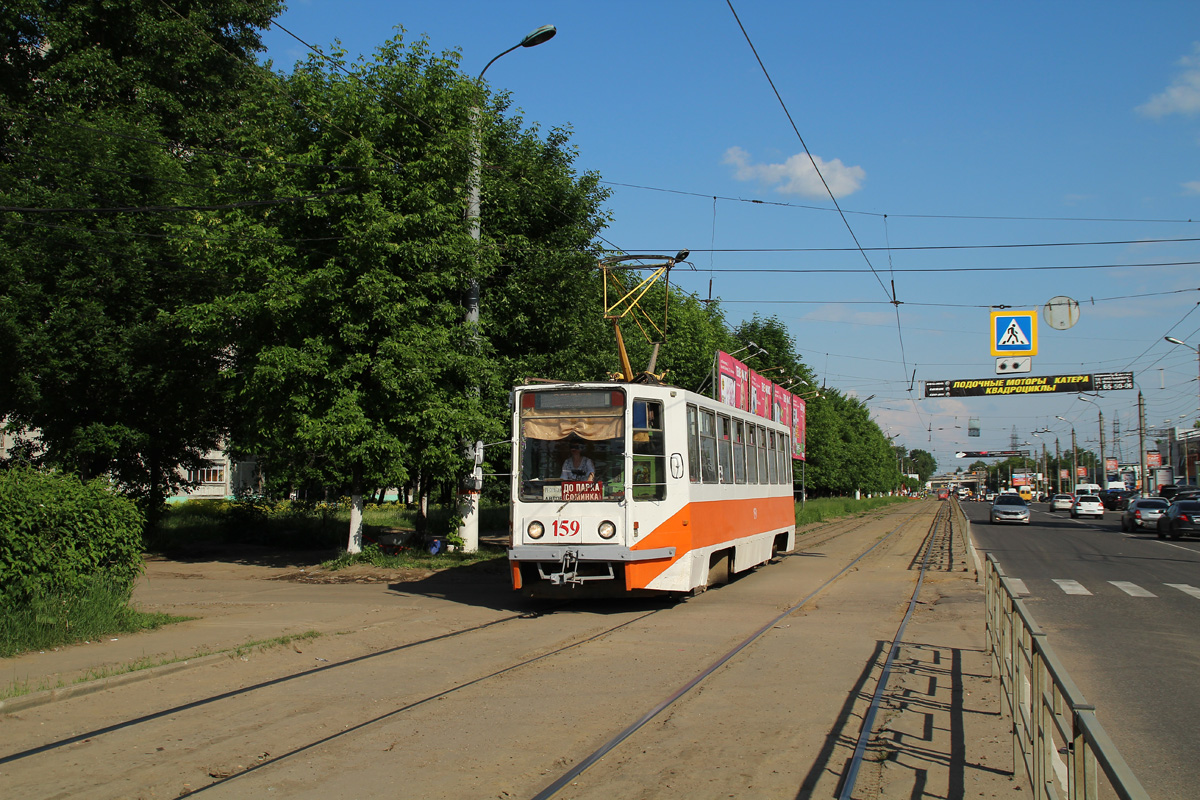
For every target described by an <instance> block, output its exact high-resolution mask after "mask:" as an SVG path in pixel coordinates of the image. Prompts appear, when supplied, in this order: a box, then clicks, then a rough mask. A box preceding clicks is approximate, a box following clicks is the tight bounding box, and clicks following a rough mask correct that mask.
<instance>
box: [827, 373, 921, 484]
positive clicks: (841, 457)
mask: <svg viewBox="0 0 1200 800" xmlns="http://www.w3.org/2000/svg"><path fill="white" fill-rule="evenodd" d="M808 426H809V436H808V453H807V456H808V468H807V480H808V484H809V486H811V487H812V491H813V492H815V493H817V494H822V493H827V494H852V493H854V492H855V491H861V492H886V491H891V490H893V489H895V488H897V487H898V486H899V484H900V471H899V468H898V466H897V464H896V454H895V451H894V450H893V449H892V446H891V444H890V443H889V441H888V439H887V438H886V437H885V436H884V435H883V432H882V431H881V430H879V426H878V425H876V424H875V423H874V422H872V421H871V418H870V412H869V411H868V409H867V407H866V405H865V404H863V403H862V402H861V401H859V400H858V399H856V398H852V397H847V396H846V395H843V394H842V393H841V392H838V391H836V390H833V389H828V390H825V391H824V392H823V393H822V396H821V397H819V398H816V399H815V400H814V401H813V402H810V403H809V406H808ZM916 452H919V451H914V453H916Z"/></svg>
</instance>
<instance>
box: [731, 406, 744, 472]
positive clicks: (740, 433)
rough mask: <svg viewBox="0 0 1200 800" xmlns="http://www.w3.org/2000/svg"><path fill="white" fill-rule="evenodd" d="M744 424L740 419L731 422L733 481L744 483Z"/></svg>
mask: <svg viewBox="0 0 1200 800" xmlns="http://www.w3.org/2000/svg"><path fill="white" fill-rule="evenodd" d="M745 435H746V423H744V422H742V421H741V420H740V419H735V420H734V421H733V481H734V483H745V482H746V443H745V440H744V437H745Z"/></svg>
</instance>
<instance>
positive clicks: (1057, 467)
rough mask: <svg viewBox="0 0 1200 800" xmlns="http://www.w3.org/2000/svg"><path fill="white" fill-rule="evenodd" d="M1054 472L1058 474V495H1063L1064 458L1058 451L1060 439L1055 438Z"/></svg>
mask: <svg viewBox="0 0 1200 800" xmlns="http://www.w3.org/2000/svg"><path fill="white" fill-rule="evenodd" d="M1054 471H1055V472H1057V473H1058V494H1062V456H1061V455H1059V451H1058V437H1057V436H1055V437H1054Z"/></svg>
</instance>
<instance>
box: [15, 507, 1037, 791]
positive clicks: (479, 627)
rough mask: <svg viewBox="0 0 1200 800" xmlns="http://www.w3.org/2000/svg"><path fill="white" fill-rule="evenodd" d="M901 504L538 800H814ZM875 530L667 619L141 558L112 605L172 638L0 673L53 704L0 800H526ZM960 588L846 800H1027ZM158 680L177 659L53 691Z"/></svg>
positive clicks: (917, 533)
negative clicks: (174, 616) (138, 574)
mask: <svg viewBox="0 0 1200 800" xmlns="http://www.w3.org/2000/svg"><path fill="white" fill-rule="evenodd" d="M928 506H929V507H928V508H925V509H924V510H922V511H921V512H920V514H918V515H917V516H916V517H914V519H913V521H912V523H911V524H909V525H908V526H907V528H906V529H905V530H904V531H903V532H902V533H901V534H899V535H897V536H896V537H894V541H893V540H889V542H888V543H886V546H881V548H880V549H879V551H878V552H876V553H874V554H873V556H872V557H871V558H870V559H864V561H863V562H862V563H861V564H860V565H858V566H857V567H856V568H855V569H854V570H853V571H851V572H850V573H848V574H847V575H845V576H844V577H843V578H842V579H840V580H838V581H837V582H835V583H834V584H832V585H831V586H830V587H829V588H828V589H826V590H824V591H823V592H822V593H821V594H820V595H819V596H818V597H816V598H815V599H814V600H813V601H812V602H811V603H809V604H807V605H805V607H804V608H802V609H801V610H799V611H797V612H795V613H794V614H792V615H790V616H788V617H787V618H785V619H783V620H781V621H780V622H778V623H777V624H776V625H774V626H773V628H772V629H771V630H770V631H769V632H768V633H767V634H766V635H765V636H763V637H762V638H760V639H759V640H757V641H756V642H755V643H754V644H753V645H751V646H749V647H748V648H746V649H745V650H743V651H741V652H740V653H739V654H738V656H737V657H736V658H735V659H733V660H731V661H730V662H729V663H728V664H727V665H726V666H724V667H722V668H721V669H719V670H717V671H716V672H714V673H713V674H712V675H711V676H710V677H709V678H708V679H706V680H705V681H704V682H703V683H701V684H700V685H699V686H698V687H697V689H696V690H694V691H692V692H690V693H688V694H687V695H685V696H684V697H683V698H682V699H681V700H680V701H679V702H677V703H675V704H674V705H672V706H671V707H670V708H668V709H667V710H666V711H664V712H663V713H662V714H660V715H658V716H656V717H655V718H653V719H652V720H651V721H650V722H649V723H647V724H646V725H645V727H643V728H642V729H641V730H639V731H638V732H637V733H636V734H634V735H633V736H631V737H630V738H629V739H628V740H627V741H626V742H624V743H623V744H622V745H620V746H619V747H617V748H615V749H614V750H613V751H612V752H611V753H609V754H608V755H606V756H605V757H604V758H603V759H601V760H599V761H598V762H597V763H596V764H595V765H594V766H593V767H592V768H591V769H589V770H588V771H586V772H585V773H583V774H582V775H580V776H579V777H578V779H577V780H575V781H573V782H572V783H571V784H570V785H569V786H567V787H565V788H564V789H563V791H562V792H560V793H559V795H558V796H560V797H574V798H585V797H595V798H600V797H604V798H613V797H621V798H624V797H629V798H650V797H654V798H683V797H687V798H707V797H714V798H715V797H835V796H838V793H839V792H840V790H841V785H842V782H843V780H844V778H845V773H846V765H847V763H848V761H849V758H850V756H851V754H852V753H853V750H854V746H855V743H856V741H857V738H858V735H859V728H860V727H861V723H862V719H863V716H864V715H865V713H866V709H867V706H868V703H869V700H870V695H871V693H872V692H873V691H874V687H875V683H876V681H877V680H878V677H879V665H880V664H881V663H882V661H883V657H884V655H886V652H887V649H888V647H889V646H890V639H891V637H892V636H893V635H894V633H895V630H896V627H897V624H898V623H899V621H900V619H901V618H902V617H903V613H904V609H905V607H906V605H907V599H908V595H909V594H911V588H912V586H913V584H914V582H915V574H914V571H913V570H912V568H911V567H912V564H913V561H914V558H915V555H916V553H917V549H918V547H919V544H920V540H921V536H922V534H923V532H924V531H925V530H926V529H927V527H928V519H931V518H932V510H933V508H934V504H928ZM905 513H907V514H909V515H910V516H911V515H912V514H913V509H912V507H909V508H908V510H907V512H905ZM901 522H903V517H902V513H901V512H893V513H891V514H887V515H881V516H879V517H878V518H875V519H873V520H870V521H868V522H867V523H866V524H864V525H861V526H859V528H858V529H857V530H856V531H855V532H853V533H847V534H845V535H842V536H833V537H831V538H826V537H825V536H824V535H818V533H817V532H810V533H809V534H808V536H807V538H804V539H802V540H801V543H802V545H801V547H800V548H798V550H797V552H796V553H795V554H793V555H791V556H789V557H787V558H785V559H783V560H782V561H781V562H780V563H778V564H772V565H769V566H767V567H764V568H762V569H761V570H758V571H756V572H755V573H754V574H751V575H748V576H746V577H744V578H742V579H740V580H737V581H735V582H734V583H732V584H730V585H729V586H726V587H722V588H720V589H717V590H715V591H710V592H707V593H705V594H703V595H700V596H699V597H696V598H693V599H691V600H688V601H686V602H682V603H673V604H672V603H661V602H646V601H635V602H612V601H610V602H606V603H599V602H595V603H583V604H574V605H573V606H571V607H569V608H565V609H552V608H551V609H548V608H547V607H546V606H545V605H538V604H535V603H533V601H527V600H523V599H521V598H519V597H517V596H515V595H514V594H513V593H512V592H511V591H510V590H509V589H508V587H507V584H506V575H505V572H504V566H503V564H502V563H498V564H481V565H476V566H474V567H471V568H468V569H464V570H452V571H449V572H443V573H437V574H434V573H427V572H422V571H390V570H380V569H377V568H373V567H355V568H352V569H349V570H343V571H339V572H336V573H329V572H327V571H324V570H321V569H320V568H319V567H317V566H316V564H315V563H314V562H315V560H314V559H313V558H311V557H310V556H306V555H304V554H290V555H285V556H280V555H277V554H272V553H267V552H265V551H264V552H256V551H242V552H239V553H236V554H231V553H224V554H219V555H220V558H212V557H211V555H213V554H209V557H205V558H203V559H201V560H195V561H161V560H156V561H151V562H149V563H148V564H147V571H146V575H145V576H144V578H143V580H142V581H141V583H140V584H139V586H138V589H137V592H136V594H135V601H136V602H137V603H138V604H139V605H140V606H141V607H142V608H144V609H145V610H160V611H168V612H171V613H182V614H188V615H191V616H194V617H196V619H194V620H192V621H189V622H185V623H181V624H179V625H173V626H169V627H168V628H164V629H162V630H160V631H155V632H149V633H144V634H139V635H135V636H130V637H124V638H122V637H117V638H116V639H115V640H110V641H104V642H93V643H89V644H86V645H80V646H77V647H70V648H65V649H62V650H60V651H57V652H49V653H32V654H27V655H25V656H22V657H19V658H16V659H9V660H7V661H5V662H3V663H2V664H0V668H2V669H3V672H2V673H0V680H6V681H8V682H13V681H17V682H20V681H24V682H26V683H27V684H28V685H30V686H39V685H42V686H48V687H53V686H57V685H58V684H59V683H63V684H66V685H65V686H64V687H63V688H58V689H56V690H53V691H45V692H40V693H35V694H32V695H28V696H26V697H24V698H16V699H14V700H10V701H7V702H5V703H4V704H3V705H0V715H2V716H0V780H2V781H3V783H4V784H6V785H7V786H8V787H10V788H9V789H8V790H6V792H5V794H9V792H10V791H11V792H12V796H23V797H67V796H70V797H73V798H74V797H105V798H107V797H138V798H143V797H144V798H152V797H153V798H157V797H178V796H183V795H187V794H191V793H207V794H209V795H211V796H214V797H244V796H248V795H264V794H269V793H271V792H274V793H276V794H278V795H280V796H288V797H321V798H323V799H324V798H327V797H328V796H330V795H336V796H347V797H383V796H388V797H421V798H425V797H446V798H463V797H484V798H491V797H495V798H511V797H532V796H534V795H536V794H537V793H538V792H539V791H541V790H542V789H544V788H545V787H546V786H547V785H548V784H550V782H551V781H553V780H554V779H555V778H556V777H558V775H560V774H562V773H563V772H564V771H565V770H567V769H569V768H570V767H571V766H573V765H575V764H577V763H579V762H580V761H581V760H582V759H584V758H585V757H587V755H588V754H589V753H592V752H593V751H595V750H596V749H597V748H598V747H601V746H602V745H604V744H605V742H607V741H609V740H610V739H611V738H612V737H613V736H614V735H615V734H616V733H617V732H618V731H621V730H622V729H624V728H626V727H627V726H628V725H629V724H630V723H631V722H632V721H634V720H635V719H637V717H638V716H640V715H641V714H643V713H645V711H646V710H647V709H650V708H653V707H654V706H655V704H656V703H659V702H660V701H662V700H663V698H665V697H667V696H669V695H671V694H672V692H674V691H676V690H678V689H679V688H680V687H681V686H683V685H684V684H685V683H686V682H687V681H688V680H689V679H690V678H691V677H692V676H693V675H695V673H696V672H697V671H698V670H699V669H701V668H703V667H704V666H707V665H709V664H712V663H714V661H715V660H716V659H717V658H719V657H720V656H721V655H722V654H724V653H726V652H728V651H729V650H730V648H732V647H734V646H735V645H736V644H737V643H738V642H739V641H741V640H742V639H743V638H745V636H746V635H748V634H749V633H750V632H752V631H753V630H755V629H757V628H758V627H759V626H761V625H763V624H764V623H765V622H766V621H768V620H770V619H772V618H773V617H775V616H776V615H778V614H779V613H781V612H782V611H783V610H785V609H787V608H788V607H790V606H791V605H792V604H794V603H796V602H798V600H799V599H800V598H803V597H805V596H807V595H809V594H810V593H812V592H814V591H816V590H817V589H818V588H819V587H820V586H821V584H822V583H823V582H824V581H826V580H828V579H829V578H830V577H832V576H833V575H834V574H835V573H836V572H837V571H838V570H839V569H841V568H842V567H843V566H844V565H845V564H846V563H848V562H849V560H850V559H851V558H852V557H853V556H854V555H855V554H857V553H858V552H861V551H862V550H864V549H865V548H866V547H867V546H870V544H872V543H874V542H875V541H877V540H878V539H879V538H880V537H881V536H882V535H883V533H884V532H886V531H888V530H892V529H894V528H896V527H897V525H898V524H900V523H901ZM806 541H807V542H812V543H813V544H812V545H811V546H805V545H804V542H806ZM973 578H974V576H973V573H972V572H970V571H967V572H962V571H961V570H960V571H943V572H939V573H935V574H933V575H931V576H930V577H929V578H927V579H926V582H925V587H924V589H923V591H922V594H921V597H920V603H919V605H918V608H917V611H916V613H915V614H914V616H913V619H912V621H911V622H910V624H909V627H908V629H907V631H906V633H905V636H904V641H903V646H902V648H901V649H900V652H899V656H898V658H897V660H896V665H895V669H894V672H893V674H892V677H891V681H890V683H889V687H890V690H889V692H888V694H887V697H886V699H885V701H884V703H883V706H882V709H881V711H880V713H879V716H878V718H877V720H876V725H875V732H874V734H873V736H872V737H871V746H870V749H869V750H868V757H867V760H866V761H865V762H864V765H863V767H862V769H861V770H860V772H859V774H858V777H857V782H856V788H855V791H854V793H853V796H854V797H855V798H860V800H871V799H872V798H880V799H881V800H901V798H904V800H910V799H911V798H919V797H930V798H945V797H973V798H974V797H982V798H994V797H1006V798H1020V797H1026V796H1029V794H1030V793H1029V791H1028V782H1027V781H1026V780H1024V778H1023V776H1018V777H1017V778H1015V779H1014V778H1013V776H1012V775H1011V770H1012V766H1013V765H1012V749H1011V743H1010V739H1009V736H1008V730H1009V729H1008V722H1007V720H1005V719H1004V718H1002V717H1001V715H1000V713H999V708H1000V704H999V697H998V695H997V691H998V686H997V683H996V682H995V681H993V680H992V679H991V677H990V669H989V666H988V661H987V658H986V657H985V654H984V652H983V623H984V617H983V613H984V610H983V596H982V589H981V588H980V587H979V586H978V585H977V584H976V583H975V582H974V580H973ZM304 634H312V635H311V636H309V637H306V638H295V639H292V640H290V641H288V642H287V643H286V644H283V645H276V646H271V647H264V648H261V649H260V648H242V649H240V650H237V651H233V648H237V647H239V646H242V645H245V644H246V643H247V642H263V641H268V640H271V639H275V638H277V637H288V636H292V637H300V636H302V635H304ZM166 658H182V659H184V660H183V661H179V662H175V663H172V664H170V665H166V666H161V667H155V668H152V669H148V670H143V671H140V672H135V673H130V674H128V675H117V676H115V677H110V678H104V679H100V680H90V681H86V682H84V683H82V684H78V685H76V684H73V681H74V680H75V678H77V677H78V676H81V675H86V674H89V672H90V674H92V675H95V674H103V673H105V672H107V673H116V672H118V671H120V670H121V669H122V668H123V667H124V666H125V665H129V664H134V663H139V662H140V663H148V662H153V661H154V660H155V659H157V660H164V659H166ZM130 720H136V722H133V723H131V722H130Z"/></svg>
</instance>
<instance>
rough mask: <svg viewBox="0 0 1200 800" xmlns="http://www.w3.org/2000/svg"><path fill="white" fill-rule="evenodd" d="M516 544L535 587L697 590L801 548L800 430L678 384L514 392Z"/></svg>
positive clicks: (612, 592) (518, 568)
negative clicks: (797, 497) (796, 461)
mask: <svg viewBox="0 0 1200 800" xmlns="http://www.w3.org/2000/svg"><path fill="white" fill-rule="evenodd" d="M512 426H513V427H512V437H513V438H512V442H513V454H514V460H513V472H512V506H511V516H510V528H511V540H510V547H509V550H508V560H509V567H510V571H511V576H512V585H513V588H514V589H515V590H518V591H520V592H522V593H524V594H526V595H529V596H534V597H584V596H588V597H595V596H616V595H655V594H663V593H674V594H686V593H695V592H698V591H703V590H704V589H706V588H708V587H710V586H713V585H715V584H719V583H724V582H727V581H728V580H729V579H730V577H731V576H732V575H733V574H735V573H739V572H744V571H746V570H749V569H752V568H753V567H755V566H757V565H759V564H762V563H764V562H766V561H768V560H770V559H771V558H772V556H774V555H775V554H776V553H780V552H787V551H789V550H791V549H793V547H794V546H795V538H796V515H795V503H794V499H793V494H792V447H791V435H792V432H791V430H790V429H789V426H788V425H786V424H782V423H778V422H774V421H772V420H770V419H766V418H764V417H761V416H756V415H754V414H752V413H750V412H748V411H743V410H741V409H739V408H736V407H734V406H732V405H727V404H725V403H723V402H720V401H718V400H713V399H712V398H709V397H706V396H704V395H700V394H696V393H694V392H690V391H687V390H684V389H681V388H679V387H676V386H669V385H654V384H650V383H647V384H640V383H630V382H594V383H592V382H589V383H546V384H530V385H523V386H518V387H516V388H515V389H514V391H513V414H512Z"/></svg>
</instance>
